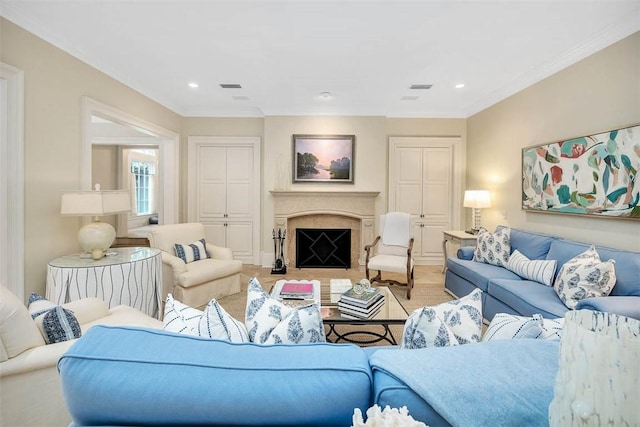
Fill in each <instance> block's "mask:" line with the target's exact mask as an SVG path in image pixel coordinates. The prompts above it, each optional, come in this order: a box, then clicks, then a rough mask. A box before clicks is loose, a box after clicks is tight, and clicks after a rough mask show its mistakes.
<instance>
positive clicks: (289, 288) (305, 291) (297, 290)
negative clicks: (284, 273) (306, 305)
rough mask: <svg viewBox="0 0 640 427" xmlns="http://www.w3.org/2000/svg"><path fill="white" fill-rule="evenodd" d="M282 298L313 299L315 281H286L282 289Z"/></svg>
mask: <svg viewBox="0 0 640 427" xmlns="http://www.w3.org/2000/svg"><path fill="white" fill-rule="evenodd" d="M280 298H282V299H302V300H305V299H313V283H311V282H298V281H295V282H285V283H283V284H282V289H280Z"/></svg>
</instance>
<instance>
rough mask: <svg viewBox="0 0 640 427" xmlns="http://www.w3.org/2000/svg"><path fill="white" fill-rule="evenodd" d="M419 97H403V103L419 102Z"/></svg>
mask: <svg viewBox="0 0 640 427" xmlns="http://www.w3.org/2000/svg"><path fill="white" fill-rule="evenodd" d="M418 98H420V97H419V96H403V97H402V98H400V99H401V100H402V101H417V100H418Z"/></svg>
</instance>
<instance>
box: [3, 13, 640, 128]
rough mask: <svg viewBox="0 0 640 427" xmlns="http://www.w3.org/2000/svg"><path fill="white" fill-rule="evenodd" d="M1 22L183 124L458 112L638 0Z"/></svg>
mask: <svg viewBox="0 0 640 427" xmlns="http://www.w3.org/2000/svg"><path fill="white" fill-rule="evenodd" d="M0 14H2V16H4V17H5V18H7V19H9V20H10V21H12V22H14V23H16V24H18V25H20V26H21V27H23V28H25V29H27V30H29V31H31V32H32V33H34V34H36V35H38V36H39V37H42V38H43V39H45V40H47V41H49V42H51V43H53V44H54V45H56V46H58V47H59V48H61V49H63V50H65V51H67V52H69V53H70V54H72V55H74V56H76V57H77V58H79V59H81V60H82V61H84V62H86V63H88V64H90V65H92V66H94V67H96V68H98V69H99V70H102V71H103V72H105V73H106V74H108V75H110V76H112V77H113V78H115V79H117V80H119V81H121V82H123V83H124V84H126V85H128V86H130V87H132V88H133V89H135V90H137V91H139V92H141V93H143V94H144V95H146V96H148V97H150V98H152V99H154V100H156V101H157V102H159V103H160V104H162V105H164V106H166V107H168V108H170V109H171V110H173V111H175V112H177V113H179V114H180V115H183V116H266V115H319V114H323V115H324V114H327V115H383V116H390V117H468V116H469V115H472V114H474V113H476V112H478V111H481V110H482V109H484V108H486V107H488V106H490V105H492V104H494V103H496V102H498V101H500V100H501V99H504V98H506V97H508V96H509V95H511V94H513V93H515V92H517V91H519V90H521V89H523V88H525V87H527V86H530V85H531V84H533V83H535V82H537V81H539V80H541V79H543V78H545V77H547V76H549V75H551V74H554V73H556V72H558V71H559V70H561V69H563V68H565V67H567V66H569V65H571V64H573V63H575V62H577V61H579V60H581V59H583V58H585V57H587V56H588V55H590V54H592V53H594V52H596V51H598V50H601V49H603V48H605V47H606V46H608V45H610V44H612V43H614V42H616V41H618V40H620V39H622V38H624V37H626V36H628V35H630V34H632V33H634V32H636V31H638V30H640V0H592V1H581V0H561V1H551V0H535V1H520V0H512V1H507V0H502V1H480V0H471V1H455V0H449V1H417V0H415V1H392V0H387V1H360V0H346V1H313V0H291V1H270V0H253V1H216V0H200V1H193V0H182V1H178V0H164V1H153V0H137V1H122V0H92V1H77V0H76V1H58V0H46V1H45V0H43V1H37V0H0ZM191 81H195V82H197V83H198V84H199V85H200V87H199V88H198V89H191V88H189V87H188V86H187V83H189V82H191ZM221 83H239V84H241V85H242V88H241V89H222V88H221V87H220V84H221ZM458 83H464V84H465V87H464V88H462V89H456V88H455V87H454V86H455V85H456V84H458ZM412 84H433V88H431V89H430V90H411V89H409V86H411V85H412ZM585 90H588V88H585ZM324 91H328V92H331V94H332V96H331V97H330V98H329V99H322V98H321V97H320V93H321V92H324ZM234 97H240V98H241V99H234ZM403 97H417V99H415V100H403V99H402V98H403Z"/></svg>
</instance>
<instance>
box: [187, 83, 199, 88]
mask: <svg viewBox="0 0 640 427" xmlns="http://www.w3.org/2000/svg"><path fill="white" fill-rule="evenodd" d="M189 87H190V88H192V89H195V88H197V87H198V83H196V82H191V83H189Z"/></svg>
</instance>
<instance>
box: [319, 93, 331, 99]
mask: <svg viewBox="0 0 640 427" xmlns="http://www.w3.org/2000/svg"><path fill="white" fill-rule="evenodd" d="M320 98H322V99H329V98H331V92H322V93H321V94H320Z"/></svg>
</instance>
